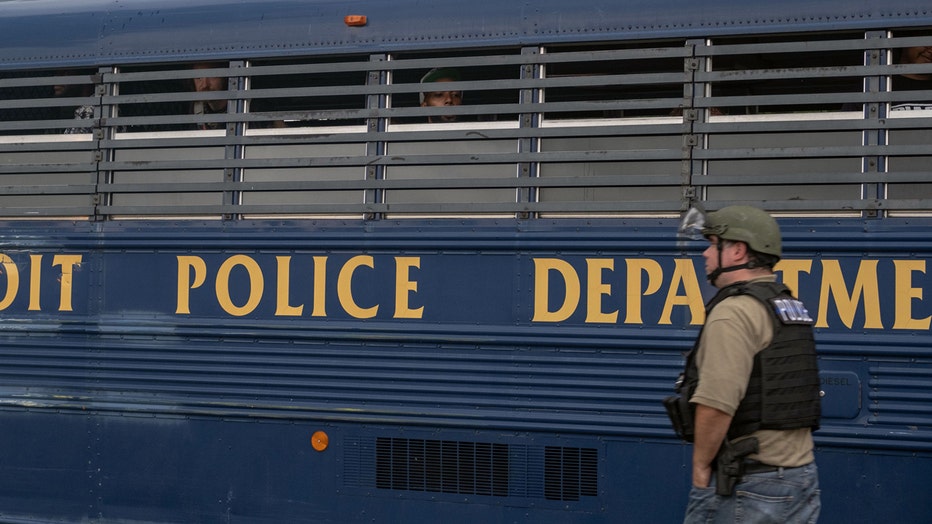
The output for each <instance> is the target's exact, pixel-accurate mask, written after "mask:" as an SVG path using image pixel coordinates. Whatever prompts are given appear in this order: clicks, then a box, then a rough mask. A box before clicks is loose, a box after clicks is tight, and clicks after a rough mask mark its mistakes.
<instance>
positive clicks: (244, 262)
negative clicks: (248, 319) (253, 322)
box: [216, 255, 265, 317]
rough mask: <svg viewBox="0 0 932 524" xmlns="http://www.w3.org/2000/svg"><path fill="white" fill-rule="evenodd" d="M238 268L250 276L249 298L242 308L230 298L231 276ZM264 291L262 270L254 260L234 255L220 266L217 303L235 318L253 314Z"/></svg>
mask: <svg viewBox="0 0 932 524" xmlns="http://www.w3.org/2000/svg"><path fill="white" fill-rule="evenodd" d="M238 266H239V267H242V268H244V269H245V270H246V274H247V275H248V276H249V297H248V298H247V299H246V303H245V304H243V305H242V306H237V305H236V304H234V303H233V298H232V297H231V296H230V276H231V274H232V273H233V268H235V267H238ZM264 289H265V281H264V280H263V277H262V269H261V268H260V267H259V264H258V263H257V262H256V261H255V260H253V259H252V258H250V257H248V256H246V255H233V256H232V257H230V258H228V259H226V260H225V261H224V262H223V264H221V265H220V270H219V271H218V272H217V284H216V291H217V301H218V302H219V303H220V307H222V308H223V310H224V311H226V312H227V313H229V314H231V315H233V316H235V317H242V316H244V315H248V314H250V313H252V312H253V311H255V309H256V308H257V307H258V306H259V302H260V301H261V300H262V291H263V290H264Z"/></svg>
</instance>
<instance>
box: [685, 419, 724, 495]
mask: <svg viewBox="0 0 932 524" xmlns="http://www.w3.org/2000/svg"><path fill="white" fill-rule="evenodd" d="M695 424H696V426H695V431H696V436H695V441H694V442H693V485H695V486H697V487H700V488H704V487H707V486H708V485H709V478H710V476H711V472H712V461H713V460H715V456H716V455H717V454H718V450H719V448H720V447H721V446H722V441H723V440H724V439H725V435H726V434H727V433H728V426H729V425H731V415H729V414H727V413H725V412H723V411H719V410H717V409H715V408H710V407H708V406H704V405H702V404H696V419H695Z"/></svg>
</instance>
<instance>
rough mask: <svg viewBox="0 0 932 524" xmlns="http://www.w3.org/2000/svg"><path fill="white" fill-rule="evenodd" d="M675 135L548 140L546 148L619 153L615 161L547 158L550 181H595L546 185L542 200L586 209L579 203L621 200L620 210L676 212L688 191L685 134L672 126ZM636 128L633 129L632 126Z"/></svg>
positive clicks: (544, 173)
mask: <svg viewBox="0 0 932 524" xmlns="http://www.w3.org/2000/svg"><path fill="white" fill-rule="evenodd" d="M672 127H673V129H672V133H673V134H670V135H658V136H624V137H618V136H611V137H601V136H596V137H565V138H544V139H541V141H540V148H541V152H545V153H565V154H567V155H574V154H575V155H576V156H577V157H584V156H588V155H590V154H591V152H599V153H601V152H605V153H606V154H609V155H614V156H616V157H617V159H616V160H612V161H602V162H594V161H588V160H583V161H577V162H559V161H555V162H547V163H541V164H540V177H541V178H542V179H544V181H545V182H546V181H551V180H557V179H560V178H563V179H565V180H568V181H571V180H572V179H575V178H579V177H583V178H584V179H586V180H587V181H589V183H587V184H586V185H585V186H578V187H559V186H555V187H551V186H549V185H545V186H543V187H542V188H541V189H539V192H538V199H539V201H541V202H546V203H550V204H553V203H557V202H559V203H562V204H564V205H566V206H567V207H568V208H577V209H578V208H580V207H581V206H579V205H577V204H576V203H580V202H602V203H615V204H617V213H625V214H634V213H636V212H639V211H650V212H655V213H656V212H658V211H667V212H676V211H677V210H678V208H679V201H680V197H681V193H682V187H681V183H682V180H681V178H680V176H679V171H680V169H681V167H682V160H681V158H680V156H681V153H680V145H681V143H682V137H681V136H680V135H679V134H676V132H677V131H678V130H679V126H678V125H673V126H672ZM632 131H633V129H632Z"/></svg>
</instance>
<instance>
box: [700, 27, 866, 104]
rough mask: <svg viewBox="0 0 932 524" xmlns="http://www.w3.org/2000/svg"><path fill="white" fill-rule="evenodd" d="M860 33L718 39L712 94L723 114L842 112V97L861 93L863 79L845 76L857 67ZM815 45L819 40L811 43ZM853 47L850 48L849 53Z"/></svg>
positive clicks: (861, 57)
mask: <svg viewBox="0 0 932 524" xmlns="http://www.w3.org/2000/svg"><path fill="white" fill-rule="evenodd" d="M843 38H850V39H852V40H853V41H855V42H860V41H862V40H863V38H864V37H863V35H862V34H851V35H823V36H813V35H807V40H806V41H795V40H794V38H793V37H783V38H778V37H766V38H764V37H753V38H743V39H716V40H714V41H713V45H712V47H711V50H712V51H713V52H714V56H713V57H712V58H711V68H710V69H711V72H712V74H711V75H710V76H709V78H711V79H713V82H712V83H711V95H712V97H713V98H714V99H716V100H715V101H714V103H715V104H716V107H719V108H720V109H721V112H722V113H723V114H727V115H741V114H772V113H799V112H824V111H840V110H842V108H843V105H844V102H843V100H844V94H845V93H848V94H851V93H860V92H861V91H862V89H863V87H862V84H863V82H862V78H861V77H860V76H858V75H856V74H854V73H848V72H846V71H845V69H844V68H845V67H849V68H854V67H859V66H861V65H862V64H863V61H864V52H863V50H861V49H858V48H857V45H856V44H852V45H851V46H847V45H845V44H844V42H843V41H842V42H839V40H841V39H843ZM813 40H815V41H813ZM849 47H850V48H849Z"/></svg>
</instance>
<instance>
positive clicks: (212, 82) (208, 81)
mask: <svg viewBox="0 0 932 524" xmlns="http://www.w3.org/2000/svg"><path fill="white" fill-rule="evenodd" d="M217 67H223V65H221V64H210V63H202V64H194V66H193V69H214V68H217ZM226 89H227V79H226V78H222V77H199V78H195V79H194V90H195V91H198V92H202V91H226ZM226 110H227V100H226V98H221V99H218V100H206V101H203V100H199V101H196V102H194V114H196V115H203V114H210V113H225V112H226Z"/></svg>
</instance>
